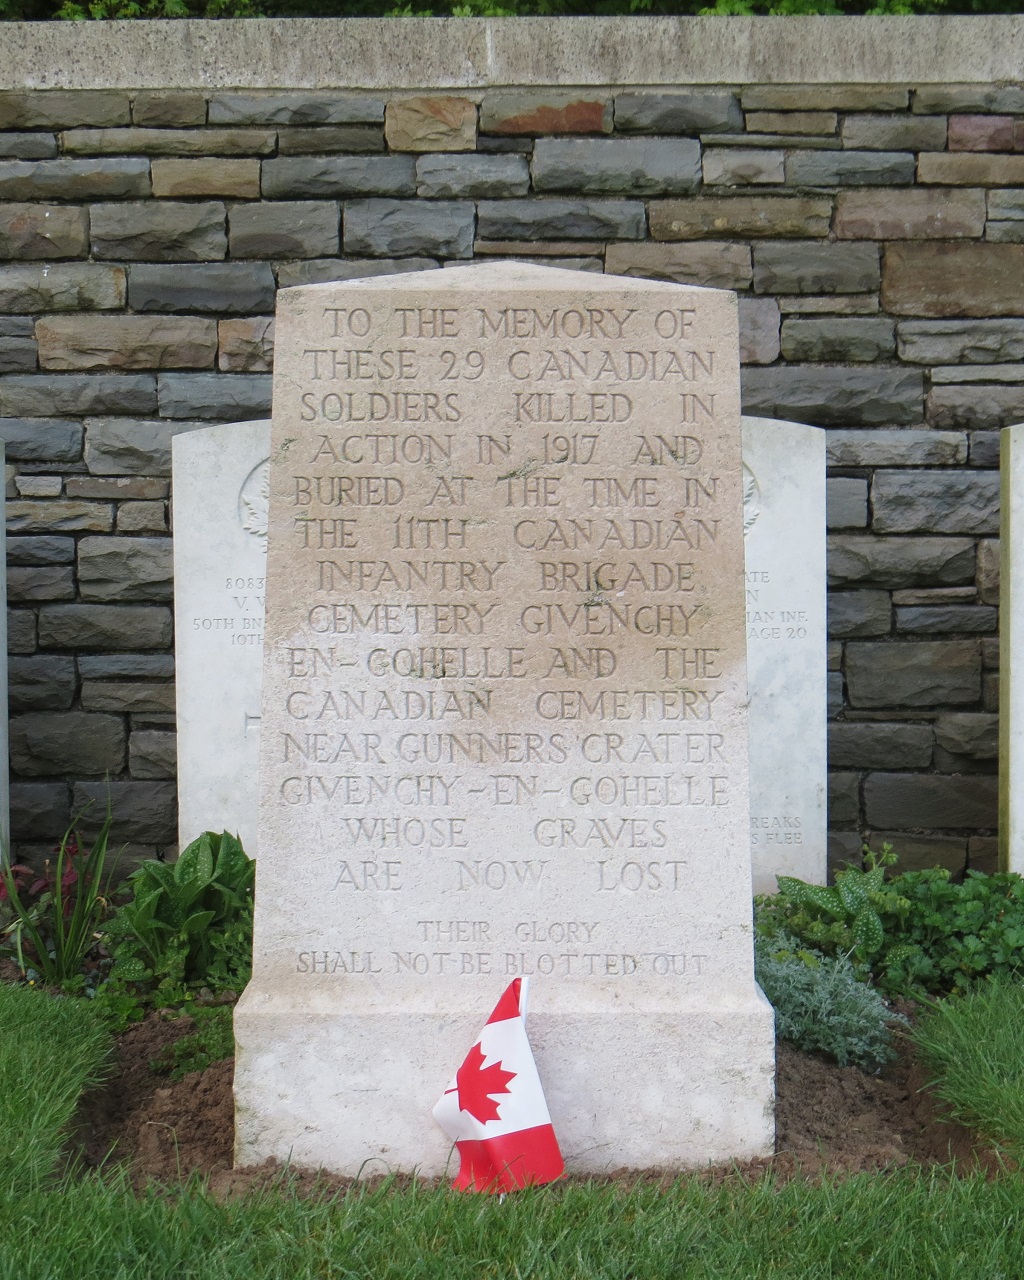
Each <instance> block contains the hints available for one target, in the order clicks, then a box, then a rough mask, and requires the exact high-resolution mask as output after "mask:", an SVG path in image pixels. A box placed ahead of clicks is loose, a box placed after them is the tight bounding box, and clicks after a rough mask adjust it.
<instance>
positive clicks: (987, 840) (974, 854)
mask: <svg viewBox="0 0 1024 1280" xmlns="http://www.w3.org/2000/svg"><path fill="white" fill-rule="evenodd" d="M967 868H968V870H969V871H980V872H981V873H982V875H986V876H991V875H995V873H996V872H997V871H998V870H999V841H998V840H997V839H996V838H995V836H971V838H970V839H969V840H968V841H967Z"/></svg>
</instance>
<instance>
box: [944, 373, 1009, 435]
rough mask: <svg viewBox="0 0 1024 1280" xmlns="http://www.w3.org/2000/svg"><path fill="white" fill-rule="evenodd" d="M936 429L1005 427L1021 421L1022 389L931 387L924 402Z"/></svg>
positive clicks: (975, 384) (979, 386)
mask: <svg viewBox="0 0 1024 1280" xmlns="http://www.w3.org/2000/svg"><path fill="white" fill-rule="evenodd" d="M925 410H926V412H927V415H928V421H929V422H932V423H934V425H935V426H936V427H939V428H943V427H945V428H948V427H966V428H968V429H970V428H977V427H1008V426H1011V425H1012V424H1013V423H1015V422H1020V421H1021V420H1022V419H1024V386H1021V385H1017V386H1013V385H1009V386H998V385H997V386H985V385H979V384H978V383H975V382H973V381H972V382H971V384H970V385H968V386H949V385H947V386H933V387H932V389H931V391H929V392H928V399H927V400H926V402H925Z"/></svg>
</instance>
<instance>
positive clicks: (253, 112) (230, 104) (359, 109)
mask: <svg viewBox="0 0 1024 1280" xmlns="http://www.w3.org/2000/svg"><path fill="white" fill-rule="evenodd" d="M383 119H384V102H383V99H381V98H378V97H374V96H373V95H371V94H361V93H359V94H356V93H337V92H335V91H333V90H324V91H306V92H294V93H277V92H271V93H215V94H213V95H212V97H211V98H210V124H284V125H301V124H379V123H380V122H381V121H382V120H383Z"/></svg>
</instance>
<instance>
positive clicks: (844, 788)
mask: <svg viewBox="0 0 1024 1280" xmlns="http://www.w3.org/2000/svg"><path fill="white" fill-rule="evenodd" d="M859 819H860V778H859V777H858V776H857V774H855V773H839V772H838V771H836V772H834V773H833V772H830V773H829V775H828V820H829V822H830V823H839V824H852V823H854V822H857V821H858V820H859Z"/></svg>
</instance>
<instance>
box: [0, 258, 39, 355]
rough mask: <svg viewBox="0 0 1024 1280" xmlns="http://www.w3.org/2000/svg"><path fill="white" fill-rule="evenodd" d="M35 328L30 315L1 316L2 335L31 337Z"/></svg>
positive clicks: (0, 329)
mask: <svg viewBox="0 0 1024 1280" xmlns="http://www.w3.org/2000/svg"><path fill="white" fill-rule="evenodd" d="M2 270H3V268H2V267H0V272H2ZM35 330H36V326H35V321H34V320H32V319H31V318H30V317H29V316H0V337H4V338H31V337H32V335H33V334H34V333H35Z"/></svg>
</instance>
